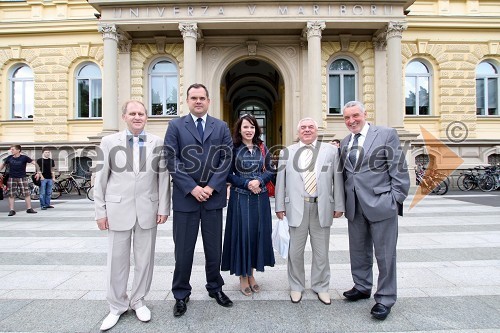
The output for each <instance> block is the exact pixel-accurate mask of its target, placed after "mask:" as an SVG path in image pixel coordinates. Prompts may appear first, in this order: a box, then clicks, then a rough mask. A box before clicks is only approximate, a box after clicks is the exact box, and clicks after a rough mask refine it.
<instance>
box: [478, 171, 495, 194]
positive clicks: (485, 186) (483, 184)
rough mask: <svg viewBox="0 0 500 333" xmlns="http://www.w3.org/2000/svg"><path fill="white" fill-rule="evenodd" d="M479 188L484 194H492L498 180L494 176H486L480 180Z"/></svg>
mask: <svg viewBox="0 0 500 333" xmlns="http://www.w3.org/2000/svg"><path fill="white" fill-rule="evenodd" d="M477 185H478V187H479V189H480V190H481V191H483V192H490V191H493V190H494V189H495V188H496V179H495V177H494V176H493V175H486V176H484V177H482V178H481V179H479V182H478V184H477Z"/></svg>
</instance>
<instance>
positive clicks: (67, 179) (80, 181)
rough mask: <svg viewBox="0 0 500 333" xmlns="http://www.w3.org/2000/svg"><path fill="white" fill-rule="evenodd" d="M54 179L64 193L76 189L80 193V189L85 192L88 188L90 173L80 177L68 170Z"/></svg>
mask: <svg viewBox="0 0 500 333" xmlns="http://www.w3.org/2000/svg"><path fill="white" fill-rule="evenodd" d="M59 178H62V179H60V180H59V179H58V180H57V181H56V183H58V185H59V186H60V188H61V190H62V191H63V192H65V193H68V194H69V193H71V192H72V191H76V192H77V193H78V195H81V194H82V193H81V192H82V191H83V192H84V193H87V190H88V189H89V188H90V186H91V185H90V175H89V177H82V176H79V175H77V174H75V173H74V172H70V173H69V174H66V175H61V176H60V177H59Z"/></svg>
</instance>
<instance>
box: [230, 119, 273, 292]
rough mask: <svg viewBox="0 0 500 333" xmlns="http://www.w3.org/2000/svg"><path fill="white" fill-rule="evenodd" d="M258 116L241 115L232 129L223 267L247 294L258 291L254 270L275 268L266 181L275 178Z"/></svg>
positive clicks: (261, 270)
mask: <svg viewBox="0 0 500 333" xmlns="http://www.w3.org/2000/svg"><path fill="white" fill-rule="evenodd" d="M260 135H261V130H260V127H259V125H258V123H257V120H256V119H255V117H253V116H252V115H250V114H245V115H243V116H241V117H240V118H239V119H238V121H237V122H236V124H235V125H234V130H233V145H234V148H233V160H232V163H231V171H230V172H229V176H228V181H229V183H230V184H231V194H230V196H229V204H228V209H227V216H226V231H225V235H224V248H223V251H222V266H221V270H223V271H229V272H230V273H231V274H234V275H236V276H239V278H240V291H241V293H242V294H243V295H245V296H251V295H252V292H255V293H258V292H259V291H260V286H259V285H258V284H257V282H256V281H255V276H254V270H257V271H259V272H263V271H264V266H270V267H273V266H274V263H275V260H274V252H273V245H272V239H271V233H272V217H271V205H270V203H269V195H268V193H267V188H266V183H267V182H268V181H270V180H274V173H273V169H272V168H271V158H270V154H269V151H268V149H267V147H266V146H265V145H264V142H262V140H261V139H260Z"/></svg>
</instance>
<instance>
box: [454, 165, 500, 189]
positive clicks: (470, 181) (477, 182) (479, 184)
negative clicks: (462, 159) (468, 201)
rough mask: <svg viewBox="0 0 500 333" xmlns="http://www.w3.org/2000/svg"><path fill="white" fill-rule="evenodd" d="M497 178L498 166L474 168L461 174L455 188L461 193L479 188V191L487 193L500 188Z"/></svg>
mask: <svg viewBox="0 0 500 333" xmlns="http://www.w3.org/2000/svg"><path fill="white" fill-rule="evenodd" d="M499 178H500V167H499V166H476V167H474V168H469V169H467V170H466V171H464V172H462V174H461V175H460V177H458V179H457V186H458V188H459V189H460V190H462V191H470V190H474V189H476V188H479V189H480V190H481V191H485V192H489V191H493V190H495V189H497V188H499V187H500V185H499V184H498V182H499V181H500V180H499Z"/></svg>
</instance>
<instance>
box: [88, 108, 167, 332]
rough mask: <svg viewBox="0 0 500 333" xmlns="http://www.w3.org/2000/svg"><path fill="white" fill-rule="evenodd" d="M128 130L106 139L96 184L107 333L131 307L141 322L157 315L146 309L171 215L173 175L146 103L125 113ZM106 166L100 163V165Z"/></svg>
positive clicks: (103, 324) (123, 110)
mask: <svg viewBox="0 0 500 333" xmlns="http://www.w3.org/2000/svg"><path fill="white" fill-rule="evenodd" d="M122 118H123V120H124V121H125V122H126V123H127V129H126V130H125V131H122V132H120V133H116V134H112V135H109V136H105V137H103V138H102V141H101V146H100V150H101V153H102V156H101V157H102V159H103V160H102V163H100V164H97V166H96V168H97V173H96V178H95V184H94V202H95V218H96V221H97V226H98V227H99V229H101V230H108V264H107V282H106V285H107V297H106V298H107V300H108V303H109V309H110V313H109V315H108V316H107V317H106V318H105V319H104V321H103V323H102V325H101V330H103V331H104V330H108V329H110V328H111V327H113V326H115V325H116V323H117V322H118V319H120V316H121V314H122V313H124V312H126V311H127V310H128V309H129V307H130V308H131V309H133V310H134V311H135V314H136V316H137V318H138V319H139V320H141V321H144V322H146V321H149V320H150V319H151V312H150V310H149V309H148V308H147V307H146V305H145V304H144V297H145V296H146V295H147V294H148V292H149V289H150V287H151V281H152V278H153V265H154V251H155V243H156V231H157V225H158V224H162V223H165V221H166V220H167V217H168V215H169V212H170V176H169V173H168V171H167V169H166V163H165V161H164V155H163V140H162V139H161V138H160V137H158V136H156V135H153V134H150V133H147V132H145V131H144V127H145V125H146V121H147V113H146V108H145V107H144V104H142V103H141V102H139V101H133V100H131V101H128V102H126V103H125V104H124V106H123V109H122ZM99 162H100V161H99ZM132 235H133V250H134V263H135V267H134V281H133V283H132V290H131V293H130V297H128V296H127V281H128V276H129V271H130V245H131V239H132Z"/></svg>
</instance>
